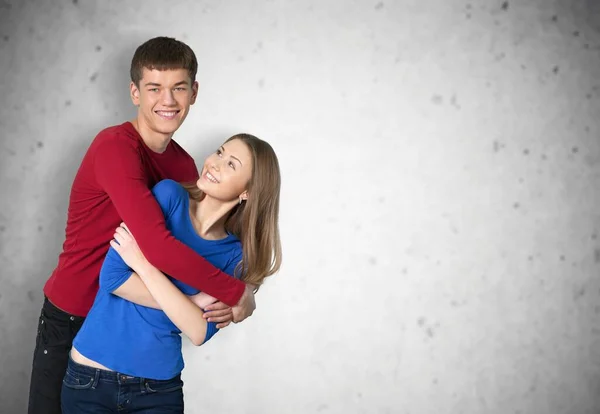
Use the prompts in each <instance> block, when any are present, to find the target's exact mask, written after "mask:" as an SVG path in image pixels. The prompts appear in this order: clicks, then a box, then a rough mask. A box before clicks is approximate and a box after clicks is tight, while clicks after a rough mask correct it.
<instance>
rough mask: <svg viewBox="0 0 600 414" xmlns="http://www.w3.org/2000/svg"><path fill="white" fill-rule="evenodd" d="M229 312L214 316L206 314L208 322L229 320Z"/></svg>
mask: <svg viewBox="0 0 600 414" xmlns="http://www.w3.org/2000/svg"><path fill="white" fill-rule="evenodd" d="M231 317H232V315H231V314H228V315H224V316H215V315H209V316H208V319H207V320H208V322H216V323H223V322H231Z"/></svg>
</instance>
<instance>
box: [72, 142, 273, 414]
mask: <svg viewBox="0 0 600 414" xmlns="http://www.w3.org/2000/svg"><path fill="white" fill-rule="evenodd" d="M280 181H281V180H280V172H279V165H278V161H277V157H276V155H275V153H274V151H273V149H272V148H271V146H270V145H269V144H268V143H266V142H264V141H262V140H260V139H258V138H256V137H254V136H252V135H247V134H240V135H235V136H233V137H231V138H230V139H229V140H227V141H226V142H225V143H224V144H223V145H222V146H221V147H220V148H219V149H218V150H217V151H216V152H215V153H214V154H213V155H211V156H209V157H208V158H207V159H206V161H205V163H204V166H203V168H202V173H201V176H200V179H199V180H198V182H197V183H196V184H195V185H193V184H192V185H187V184H184V185H181V184H178V183H176V182H174V181H171V180H163V181H161V182H159V183H158V184H157V185H156V186H155V187H154V189H153V190H152V191H153V194H154V196H155V197H156V199H157V201H158V204H159V205H160V207H161V209H162V211H163V214H164V215H165V218H166V223H167V227H168V228H169V230H170V231H171V233H172V234H173V236H175V237H176V238H177V239H179V240H180V241H182V242H183V243H186V244H187V245H189V246H190V247H192V248H193V249H194V250H196V251H197V252H198V253H199V254H201V255H202V256H204V257H205V258H206V259H207V260H209V261H210V262H211V263H212V264H213V265H214V266H216V267H218V268H220V269H221V270H222V271H224V272H225V273H228V274H229V275H231V276H233V277H241V278H242V279H243V280H244V281H245V282H246V283H249V284H252V285H255V286H256V287H257V288H258V287H259V286H260V285H261V284H262V282H263V280H264V278H265V277H267V276H270V275H272V274H273V273H275V272H277V270H278V269H279V267H280V264H281V245H280V241H279V230H278V215H279V189H280ZM114 238H115V239H114V240H113V241H111V246H112V247H111V249H110V250H109V252H108V254H107V256H106V259H105V261H104V264H103V266H102V270H101V272H100V290H99V292H98V295H97V296H96V299H95V302H94V305H93V307H92V309H91V311H90V313H89V315H88V317H87V318H86V320H85V323H84V324H83V326H82V328H81V330H80V331H79V333H78V334H77V336H76V337H75V340H74V341H73V348H72V350H71V354H70V360H69V364H68V367H67V371H66V374H65V377H64V380H63V389H62V395H61V398H62V403H61V404H62V412H63V414H75V413H77V414H82V413H117V412H119V413H121V412H144V413H148V414H151V413H155V412H156V413H158V412H160V413H183V389H182V388H183V382H182V380H181V371H182V370H183V367H184V363H183V356H182V353H181V337H180V336H179V334H180V333H181V332H183V333H184V334H185V335H187V336H188V337H189V338H190V339H191V341H192V342H193V343H194V344H195V345H201V344H203V343H204V342H206V341H207V340H208V339H210V338H211V337H212V336H213V335H214V333H215V332H216V331H217V328H216V325H215V323H213V322H207V321H206V320H205V319H204V317H203V316H204V315H203V310H202V308H203V307H204V306H206V305H208V304H210V303H212V302H213V301H215V299H214V298H212V297H210V296H208V295H205V294H202V293H200V292H198V291H197V290H194V289H193V288H192V287H190V286H187V285H185V284H183V283H181V282H179V281H177V280H175V279H171V278H169V277H168V276H166V275H164V274H163V273H161V272H160V271H159V270H158V269H156V268H155V267H153V266H152V265H151V264H150V263H149V262H148V261H147V260H146V259H145V258H144V255H143V254H142V253H141V251H140V249H139V247H138V246H137V243H136V242H135V239H134V238H133V236H132V235H131V234H129V232H128V231H127V227H126V226H125V225H124V224H122V225H121V227H119V228H118V229H117V230H116V232H115V235H114ZM126 290H127V291H128V293H129V295H128V297H132V295H131V292H132V291H135V295H136V296H137V297H139V298H142V297H145V299H144V300H140V303H149V302H150V305H151V306H152V307H149V306H141V305H138V304H135V303H133V302H130V301H127V300H125V299H122V298H120V297H119V296H118V295H119V294H123V293H125V291H126Z"/></svg>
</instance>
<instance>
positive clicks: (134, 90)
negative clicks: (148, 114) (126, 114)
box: [129, 82, 140, 106]
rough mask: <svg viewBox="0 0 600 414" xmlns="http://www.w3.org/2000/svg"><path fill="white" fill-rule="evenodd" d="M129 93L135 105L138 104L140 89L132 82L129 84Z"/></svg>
mask: <svg viewBox="0 0 600 414" xmlns="http://www.w3.org/2000/svg"><path fill="white" fill-rule="evenodd" d="M129 95H130V96H131V102H133V104H134V105H135V106H140V90H139V88H138V87H137V85H136V84H135V83H134V82H131V83H130V84H129Z"/></svg>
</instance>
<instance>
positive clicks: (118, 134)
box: [94, 122, 139, 147]
mask: <svg viewBox="0 0 600 414" xmlns="http://www.w3.org/2000/svg"><path fill="white" fill-rule="evenodd" d="M136 134H137V133H136V131H135V128H133V125H131V123H130V122H124V123H122V124H120V125H113V126H109V127H107V128H104V129H103V130H101V131H100V132H98V135H96V138H95V139H94V144H96V145H100V144H103V143H108V142H112V143H114V144H115V145H126V146H135V147H137V146H139V140H138V139H137V137H136Z"/></svg>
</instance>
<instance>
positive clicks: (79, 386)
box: [61, 357, 183, 414]
mask: <svg viewBox="0 0 600 414" xmlns="http://www.w3.org/2000/svg"><path fill="white" fill-rule="evenodd" d="M148 363H151V362H150V361H148ZM61 404H62V414H88V413H89V414H91V413H94V414H95V413H119V414H122V413H123V414H124V413H140V414H141V413H143V414H158V413H161V414H167V413H168V414H176V413H177V414H183V381H182V380H181V375H177V376H176V377H175V378H172V379H170V380H162V381H161V380H151V379H147V378H140V377H131V376H127V375H123V374H121V373H119V372H113V371H106V370H103V369H96V368H92V367H88V366H85V365H81V364H78V363H77V362H75V361H73V360H72V359H71V358H70V357H69V364H68V366H67V372H66V373H65V378H64V380H63V385H62V394H61Z"/></svg>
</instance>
